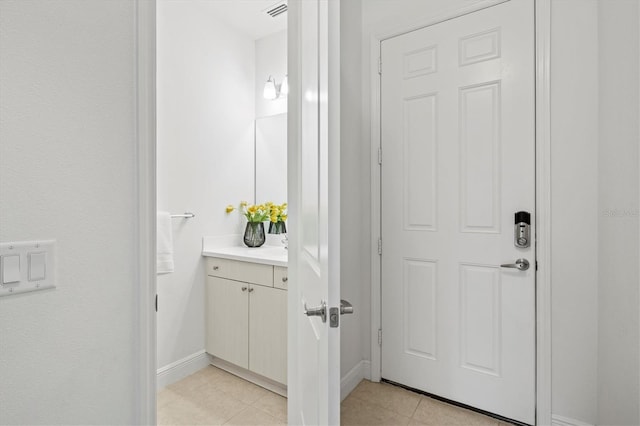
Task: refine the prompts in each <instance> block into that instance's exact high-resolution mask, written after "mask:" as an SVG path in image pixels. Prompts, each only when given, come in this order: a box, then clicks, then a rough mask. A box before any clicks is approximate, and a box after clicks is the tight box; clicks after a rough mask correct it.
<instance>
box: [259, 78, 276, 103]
mask: <svg viewBox="0 0 640 426" xmlns="http://www.w3.org/2000/svg"><path fill="white" fill-rule="evenodd" d="M262 96H264V98H265V99H275V98H277V97H278V93H277V91H276V82H275V81H274V80H273V77H271V76H269V79H268V80H267V82H266V83H265V84H264V91H263V92H262Z"/></svg>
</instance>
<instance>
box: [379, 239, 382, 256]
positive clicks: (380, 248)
mask: <svg viewBox="0 0 640 426" xmlns="http://www.w3.org/2000/svg"><path fill="white" fill-rule="evenodd" d="M378 254H382V238H378Z"/></svg>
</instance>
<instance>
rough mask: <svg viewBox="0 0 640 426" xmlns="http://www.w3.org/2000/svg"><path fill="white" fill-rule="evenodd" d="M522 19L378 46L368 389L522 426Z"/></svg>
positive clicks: (525, 95)
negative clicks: (376, 207)
mask: <svg viewBox="0 0 640 426" xmlns="http://www.w3.org/2000/svg"><path fill="white" fill-rule="evenodd" d="M533 18H534V9H533V1H532V0H512V1H509V2H506V3H502V4H500V5H497V6H493V7H490V8H487V9H483V10H481V11H478V12H475V13H471V14H468V15H465V16H461V17H458V18H455V19H451V20H448V21H445V22H442V23H439V24H435V25H433V26H430V27H426V28H423V29H420V30H417V31H413V32H410V33H408V34H405V35H401V36H398V37H394V38H391V39H388V40H385V41H383V42H382V43H381V61H382V75H381V96H382V98H381V108H382V111H381V120H382V129H381V132H382V243H383V244H382V248H383V254H382V372H381V373H382V377H383V378H384V379H388V380H391V381H394V382H398V383H402V384H405V385H407V386H410V387H412V388H417V389H421V390H423V391H426V392H428V393H431V394H434V395H438V396H440V397H443V398H447V399H450V400H453V401H457V402H459V403H463V404H466V405H469V406H472V407H475V408H478V409H481V410H485V411H488V412H491V413H495V414H498V415H501V416H504V417H507V418H510V419H515V420H519V421H521V422H524V423H528V424H534V422H535V417H534V415H535V405H534V403H535V248H534V242H533V241H531V245H530V246H529V247H527V248H518V247H516V246H515V244H514V214H515V213H516V212H519V211H525V212H529V213H531V220H530V223H531V235H532V236H533V235H535V229H533V224H534V218H533V214H534V212H535V192H534V191H535V188H534V181H535V180H534V172H535V169H534V159H535V156H534V151H535V147H534V136H535V135H534V120H535V117H534V71H535V70H534V19H533ZM532 239H533V238H532ZM517 259H526V260H527V261H528V262H529V263H530V265H531V267H530V268H529V269H527V270H519V269H515V268H509V267H501V265H502V264H515V262H516V260H517Z"/></svg>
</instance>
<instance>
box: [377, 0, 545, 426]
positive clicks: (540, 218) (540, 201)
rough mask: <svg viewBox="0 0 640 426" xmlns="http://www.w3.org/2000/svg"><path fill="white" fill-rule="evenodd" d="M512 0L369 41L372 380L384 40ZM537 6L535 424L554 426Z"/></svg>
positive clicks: (485, 1) (493, 0)
mask: <svg viewBox="0 0 640 426" xmlns="http://www.w3.org/2000/svg"><path fill="white" fill-rule="evenodd" d="M507 1H510V0H480V1H478V2H476V3H474V4H472V5H470V6H465V7H462V8H457V9H453V10H450V11H447V12H445V13H439V14H437V15H433V16H429V17H426V18H425V19H422V20H421V21H419V22H417V23H414V24H411V25H407V26H404V27H400V28H393V29H389V30H386V29H384V30H381V31H379V32H375V33H374V34H373V35H372V36H371V38H370V49H371V51H370V66H369V71H370V81H371V87H370V93H371V100H370V105H369V107H370V114H371V129H370V131H371V160H370V165H371V209H370V211H371V236H372V238H371V247H370V256H371V380H373V381H380V379H381V368H382V354H381V346H380V340H379V338H380V334H379V331H380V330H381V328H382V305H381V302H382V297H381V295H382V275H381V266H382V262H381V260H382V259H381V255H380V254H379V245H378V244H379V240H380V236H381V227H382V222H381V215H380V211H381V207H382V205H381V178H382V175H381V169H380V157H379V150H380V147H381V146H382V140H381V131H380V125H381V117H380V74H379V72H378V70H379V66H380V64H379V61H380V59H379V58H380V43H381V42H382V41H384V40H386V39H389V38H392V37H396V36H399V35H402V34H405V33H408V32H410V31H413V30H417V29H419V28H424V27H427V26H431V25H434V24H437V23H440V22H444V21H447V20H449V19H453V18H457V17H460V16H463V15H466V14H469V13H473V12H477V11H479V10H482V9H486V8H488V7H491V6H496V5H498V4H501V3H506V2H507ZM532 1H534V2H535V11H534V20H535V68H536V69H535V129H536V130H535V132H536V135H535V145H536V146H535V156H536V158H535V173H536V177H535V187H536V190H535V192H536V194H535V199H536V214H535V217H536V230H537V235H536V260H537V262H538V263H537V272H536V278H535V280H536V401H535V405H536V424H537V425H550V424H551V238H550V237H551V229H550V225H551V168H550V164H551V163H550V160H551V138H550V135H551V120H550V118H551V107H550V56H551V55H550V53H551V52H550V47H551V43H550V41H551V0H532Z"/></svg>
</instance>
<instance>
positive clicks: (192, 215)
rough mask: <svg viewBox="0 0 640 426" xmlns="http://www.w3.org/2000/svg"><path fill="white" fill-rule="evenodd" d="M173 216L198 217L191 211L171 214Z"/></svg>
mask: <svg viewBox="0 0 640 426" xmlns="http://www.w3.org/2000/svg"><path fill="white" fill-rule="evenodd" d="M171 217H172V218H175V217H182V218H184V219H191V218H192V217H196V215H195V214H193V213H191V212H185V213H183V214H172V215H171Z"/></svg>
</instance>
